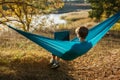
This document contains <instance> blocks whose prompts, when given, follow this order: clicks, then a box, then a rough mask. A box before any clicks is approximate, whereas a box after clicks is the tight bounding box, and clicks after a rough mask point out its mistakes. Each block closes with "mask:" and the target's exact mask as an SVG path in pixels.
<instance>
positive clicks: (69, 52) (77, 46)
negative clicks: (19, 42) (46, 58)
mask: <svg viewBox="0 0 120 80" xmlns="http://www.w3.org/2000/svg"><path fill="white" fill-rule="evenodd" d="M119 19H120V12H118V13H117V14H115V15H113V16H112V17H110V18H108V19H107V20H105V21H103V22H101V23H100V24H98V25H96V26H95V27H93V28H91V29H89V34H88V36H87V38H86V41H85V42H80V41H79V39H78V38H77V37H76V38H74V39H73V40H71V41H62V40H56V39H51V38H48V37H44V36H41V35H36V34H32V33H29V32H24V31H22V30H19V29H16V28H14V27H12V26H9V25H8V27H10V28H11V29H13V30H15V31H17V32H18V33H20V34H22V35H23V36H25V37H27V38H28V39H30V40H31V41H33V42H35V43H36V44H38V45H39V46H41V47H43V48H44V49H46V50H48V51H49V52H51V53H52V54H53V55H56V56H58V57H60V58H62V59H64V60H73V59H75V58H77V57H79V56H81V55H83V54H85V53H87V52H88V51H89V50H90V49H91V48H92V47H94V46H95V45H96V44H97V43H98V42H99V41H100V39H101V38H102V37H103V36H104V35H105V34H106V33H107V32H108V31H109V30H110V28H111V27H112V26H113V25H114V24H115V23H116V22H117V21H118V20H119Z"/></svg>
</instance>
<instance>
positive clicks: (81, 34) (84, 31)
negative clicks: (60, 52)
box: [50, 26, 88, 69]
mask: <svg viewBox="0 0 120 80" xmlns="http://www.w3.org/2000/svg"><path fill="white" fill-rule="evenodd" d="M75 33H76V35H77V37H78V38H79V39H80V41H81V42H83V41H85V38H86V36H87V35H88V28H87V27H85V26H81V27H78V28H76V30H75ZM59 60H60V58H59V57H57V56H55V55H52V59H51V60H50V65H51V68H52V69H54V68H58V67H60V64H59Z"/></svg>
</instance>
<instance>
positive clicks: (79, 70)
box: [0, 32, 120, 80]
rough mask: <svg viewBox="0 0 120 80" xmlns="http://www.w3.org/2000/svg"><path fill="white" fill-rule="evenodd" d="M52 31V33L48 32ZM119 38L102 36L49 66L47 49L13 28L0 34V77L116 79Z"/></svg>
mask: <svg viewBox="0 0 120 80" xmlns="http://www.w3.org/2000/svg"><path fill="white" fill-rule="evenodd" d="M51 35H52V34H51ZM119 39H120V38H117V37H114V36H106V37H104V38H103V39H102V40H101V41H100V42H99V43H98V44H97V45H96V46H95V47H94V48H92V49H91V50H90V51H89V52H88V53H87V54H85V55H83V56H81V57H79V58H77V59H75V60H73V61H64V60H61V61H60V63H61V67H60V68H59V69H57V70H53V69H50V67H49V66H48V64H49V59H50V57H51V55H50V53H49V52H47V51H46V50H44V49H43V48H41V47H39V46H37V45H36V44H34V43H33V42H31V41H29V40H28V39H26V38H24V37H23V36H21V35H19V34H18V33H16V32H12V33H11V32H7V33H6V34H5V35H3V36H0V44H1V45H0V80H119V79H120V53H119V52H120V41H119Z"/></svg>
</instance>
